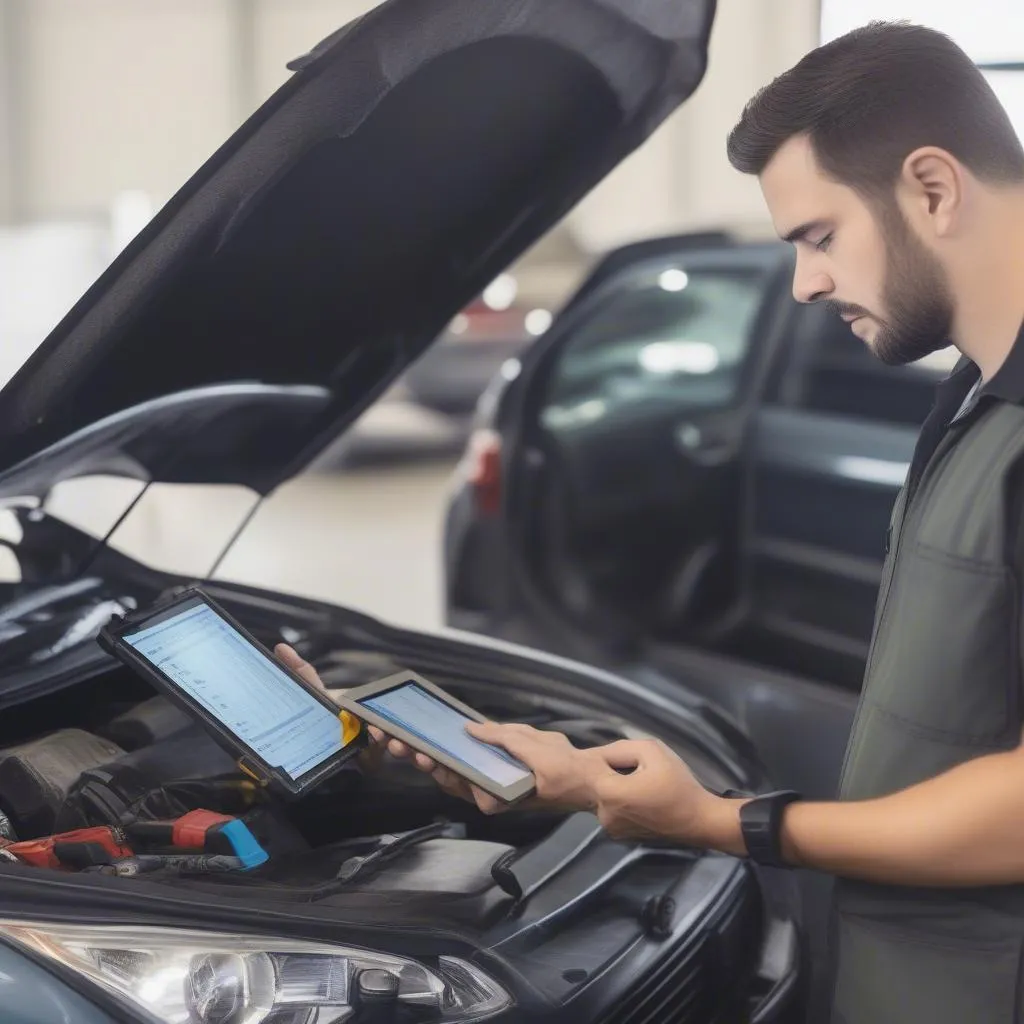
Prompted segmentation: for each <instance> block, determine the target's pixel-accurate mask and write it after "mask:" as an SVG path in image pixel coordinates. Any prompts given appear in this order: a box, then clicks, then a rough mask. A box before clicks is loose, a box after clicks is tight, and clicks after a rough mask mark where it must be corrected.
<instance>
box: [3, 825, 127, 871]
mask: <svg viewBox="0 0 1024 1024" xmlns="http://www.w3.org/2000/svg"><path fill="white" fill-rule="evenodd" d="M4 851H5V853H6V854H7V855H8V856H9V857H15V858H17V860H18V861H19V862H20V863H22V864H31V865H33V866H34V867H39V868H56V869H60V868H63V869H71V870H81V869H83V868H88V867H93V866H95V865H98V864H111V863H113V862H114V861H117V860H123V859H124V858H125V857H131V856H133V854H134V852H135V851H134V850H132V848H131V847H130V846H128V840H127V837H126V836H125V834H124V833H123V832H122V831H121V830H120V829H116V828H110V827H109V826H106V825H104V826H100V827H98V828H84V829H77V830H76V831H74V832H60V833H58V834H56V835H52V836H44V837H43V838H42V839H28V840H25V841H24V842H20V843H6V842H5V843H4Z"/></svg>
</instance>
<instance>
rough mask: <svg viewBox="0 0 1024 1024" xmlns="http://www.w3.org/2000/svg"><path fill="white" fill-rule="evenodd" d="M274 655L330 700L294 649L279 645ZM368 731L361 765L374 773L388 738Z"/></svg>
mask: <svg viewBox="0 0 1024 1024" xmlns="http://www.w3.org/2000/svg"><path fill="white" fill-rule="evenodd" d="M274 654H275V655H276V656H277V657H278V658H279V659H280V660H281V663H282V664H283V665H285V666H286V667H287V668H290V669H291V670H292V671H293V672H295V673H297V674H298V675H300V676H301V677H302V678H303V679H304V680H305V681H306V682H307V683H309V685H310V686H314V687H316V689H318V690H319V691H320V692H321V693H322V694H323V695H324V696H325V697H327V698H328V699H329V698H330V696H331V694H330V691H329V690H328V689H327V687H326V686H324V683H323V680H322V679H321V678H320V676H319V675H318V673H317V670H316V669H315V668H313V666H312V665H310V663H309V662H308V661H306V659H305V658H303V657H302V655H301V654H299V652H298V651H297V650H295V648H294V647H289V646H288V644H278V645H277V646H276V647H275V648H274ZM367 730H368V732H369V734H370V745H369V746H368V747H367V748H366V749H365V750H364V751H363V752H362V753H361V754H360V755H359V764H360V766H361V767H362V768H363V769H364V770H366V771H373V770H374V769H375V768H376V767H377V766H378V765H379V764H380V761H381V758H382V757H383V756H384V749H385V740H386V739H387V737H386V736H385V735H384V733H382V732H381V731H380V729H375V728H373V727H372V726H367Z"/></svg>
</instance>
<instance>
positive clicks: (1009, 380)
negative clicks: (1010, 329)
mask: <svg viewBox="0 0 1024 1024" xmlns="http://www.w3.org/2000/svg"><path fill="white" fill-rule="evenodd" d="M980 394H983V395H992V396H993V397H995V398H1001V399H1002V400H1003V401H1004V402H1013V403H1014V404H1016V405H1024V326H1022V327H1021V329H1020V331H1019V332H1018V334H1017V340H1016V341H1015V342H1014V343H1013V348H1011V349H1010V351H1009V354H1008V355H1007V356H1006V359H1005V360H1004V361H1003V365H1002V366H1000V367H999V369H998V370H996V372H995V374H993V376H992V379H991V380H990V381H987V382H986V383H985V384H983V385H982V387H981V390H980Z"/></svg>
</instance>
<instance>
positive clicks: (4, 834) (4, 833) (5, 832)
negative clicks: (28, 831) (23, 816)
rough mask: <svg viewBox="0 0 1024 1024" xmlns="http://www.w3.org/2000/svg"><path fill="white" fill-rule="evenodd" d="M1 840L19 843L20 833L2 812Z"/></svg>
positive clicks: (0, 822) (0, 814) (0, 821)
mask: <svg viewBox="0 0 1024 1024" xmlns="http://www.w3.org/2000/svg"><path fill="white" fill-rule="evenodd" d="M0 839H7V840H9V841H10V842H12V843H16V842H17V841H18V833H17V832H16V831H15V829H14V826H13V825H12V824H11V819H10V818H8V817H7V815H6V814H4V812H3V811H0Z"/></svg>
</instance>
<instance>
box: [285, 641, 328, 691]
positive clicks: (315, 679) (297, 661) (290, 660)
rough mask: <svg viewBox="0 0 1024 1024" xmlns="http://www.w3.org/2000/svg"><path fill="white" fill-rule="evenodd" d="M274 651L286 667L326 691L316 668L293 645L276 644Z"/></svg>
mask: <svg viewBox="0 0 1024 1024" xmlns="http://www.w3.org/2000/svg"><path fill="white" fill-rule="evenodd" d="M274 653H275V654H276V655H277V656H278V658H280V659H281V661H283V662H284V664H285V665H287V666H288V668H290V669H291V670H292V671H293V672H297V673H298V674H299V675H300V676H302V678H303V679H304V680H305V681H306V682H307V683H309V684H310V685H311V686H315V687H316V688H317V689H318V690H322V691H323V692H324V693H326V692H327V687H326V686H324V684H323V681H322V680H321V679H320V676H319V675H317V671H316V669H315V668H313V666H312V665H310V663H309V662H308V661H306V659H305V658H303V656H302V655H301V654H299V652H298V651H297V650H295V648H294V647H290V646H289V645H288V644H278V645H277V646H276V647H275V648H274Z"/></svg>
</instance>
